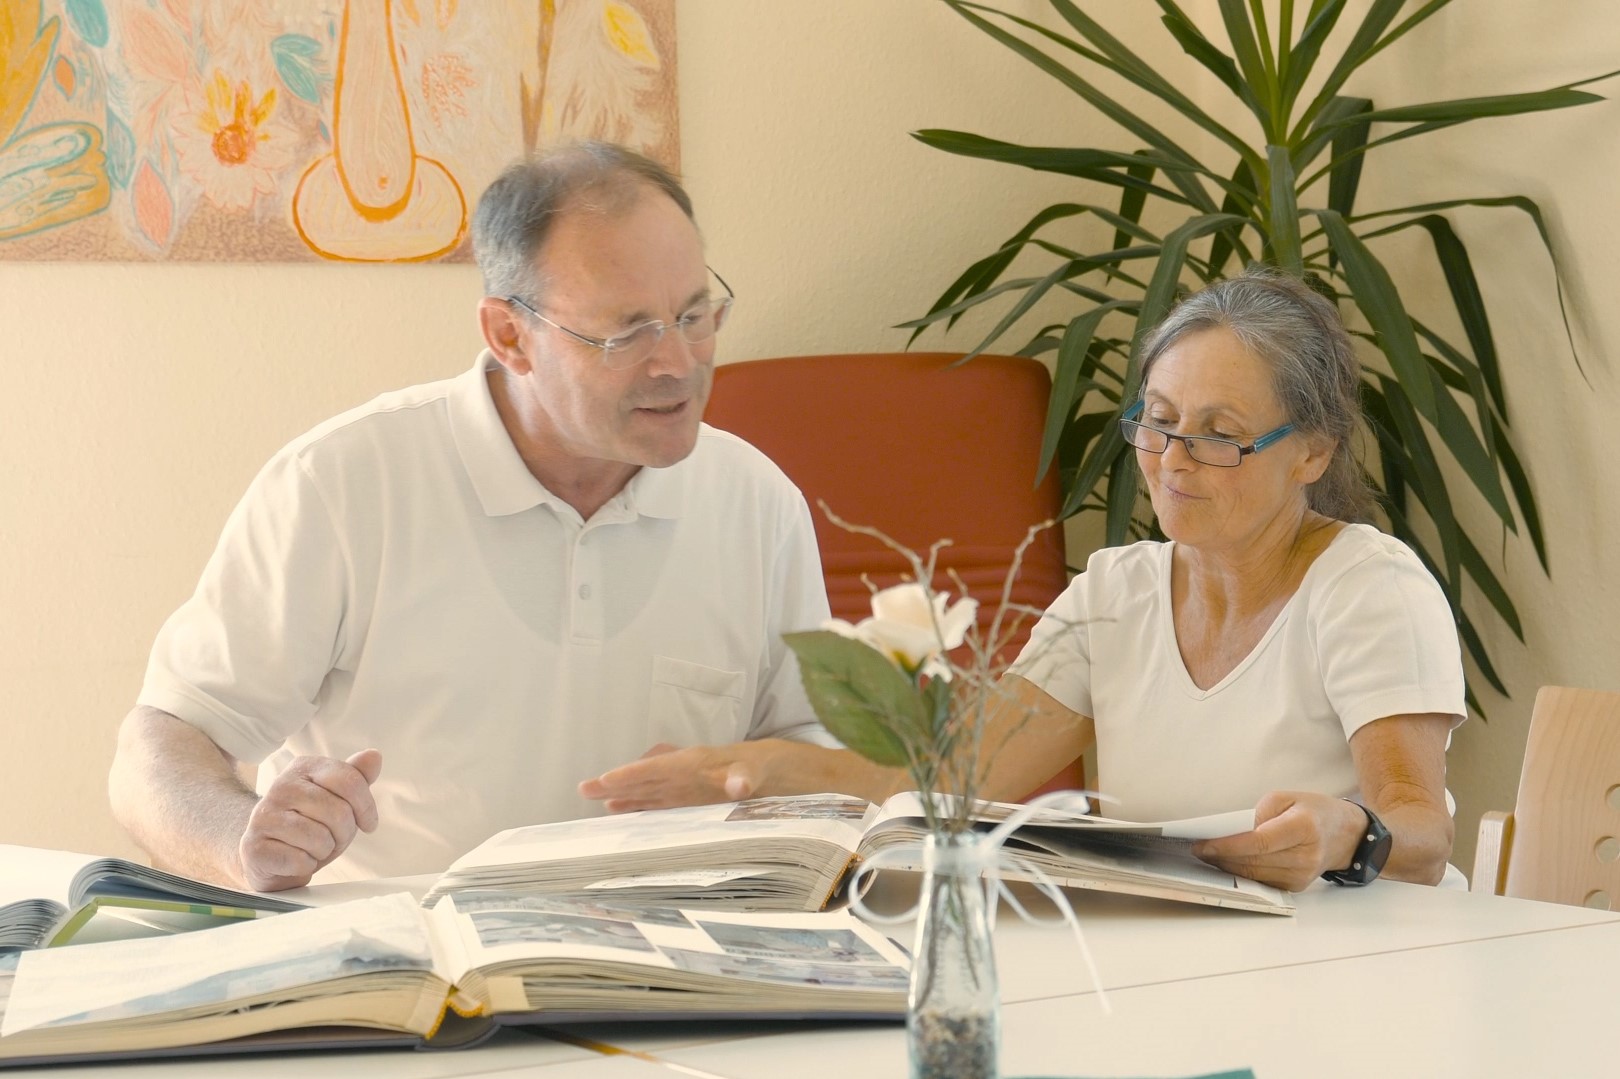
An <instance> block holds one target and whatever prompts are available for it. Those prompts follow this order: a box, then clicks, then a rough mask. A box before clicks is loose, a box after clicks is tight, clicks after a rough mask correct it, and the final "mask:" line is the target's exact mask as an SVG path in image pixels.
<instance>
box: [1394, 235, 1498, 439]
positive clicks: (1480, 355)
mask: <svg viewBox="0 0 1620 1079" xmlns="http://www.w3.org/2000/svg"><path fill="white" fill-rule="evenodd" d="M1409 224H1411V225H1415V226H1417V227H1418V228H1421V229H1423V230H1424V231H1425V232H1427V233H1428V234H1429V239H1430V240H1431V241H1433V243H1434V254H1435V258H1436V259H1437V260H1439V262H1440V269H1441V270H1442V271H1443V272H1444V273H1445V275H1446V287H1447V288H1449V289H1450V290H1451V302H1452V305H1453V306H1454V307H1455V308H1456V309H1457V317H1458V319H1459V320H1460V321H1461V322H1462V327H1463V333H1464V334H1466V335H1467V337H1468V346H1469V347H1470V348H1471V349H1473V350H1474V359H1475V361H1476V362H1477V363H1478V364H1479V369H1480V373H1481V374H1482V375H1483V376H1484V378H1485V385H1486V386H1488V387H1489V388H1490V391H1491V400H1492V401H1493V402H1495V404H1496V410H1497V411H1498V412H1500V413H1501V414H1502V416H1503V418H1506V417H1507V396H1506V394H1505V393H1504V392H1503V389H1502V367H1501V363H1500V361H1499V360H1498V359H1497V355H1496V338H1495V336H1494V335H1493V334H1492V333H1491V320H1490V316H1489V314H1487V313H1486V311H1485V299H1484V297H1483V296H1481V295H1480V291H1479V281H1478V279H1477V278H1475V276H1474V264H1473V261H1472V260H1471V259H1470V258H1469V257H1468V248H1467V247H1466V246H1465V245H1464V244H1463V242H1462V239H1461V238H1460V237H1459V236H1458V235H1457V233H1456V230H1455V229H1453V228H1452V227H1451V222H1449V221H1447V220H1446V219H1445V218H1444V217H1441V216H1440V215H1439V214H1424V215H1422V216H1421V217H1416V218H1413V219H1412V220H1411V221H1410V222H1409ZM1386 231H1387V230H1386Z"/></svg>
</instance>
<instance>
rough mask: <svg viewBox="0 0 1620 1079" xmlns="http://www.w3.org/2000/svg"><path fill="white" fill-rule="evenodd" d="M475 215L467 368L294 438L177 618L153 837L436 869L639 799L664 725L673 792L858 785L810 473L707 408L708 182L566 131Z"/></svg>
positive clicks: (385, 870)
mask: <svg viewBox="0 0 1620 1079" xmlns="http://www.w3.org/2000/svg"><path fill="white" fill-rule="evenodd" d="M473 240H474V247H475V250H476V252H477V257H478V262H479V266H480V268H481V269H482V271H483V275H484V284H485V292H486V293H487V295H486V296H485V297H484V298H483V299H482V300H481V301H480V302H479V306H478V315H479V322H480V325H481V327H482V330H483V335H484V339H485V341H486V342H487V343H488V346H489V347H488V349H487V350H486V351H485V352H483V353H482V354H481V355H480V356H479V358H478V361H477V363H476V364H475V365H474V367H473V369H472V370H470V371H468V372H466V373H464V374H462V375H461V376H459V377H457V378H453V379H449V380H447V381H444V382H438V383H433V384H430V385H425V386H418V387H414V388H411V389H407V390H402V391H399V392H396V393H391V394H387V395H384V396H383V397H380V398H378V399H377V400H375V401H373V402H371V403H370V404H368V405H365V406H363V407H361V408H358V409H355V410H354V411H351V412H348V413H345V414H344V415H342V416H339V417H337V418H335V419H333V420H330V421H328V422H327V423H324V424H322V425H321V426H319V427H317V428H315V429H314V430H313V431H310V432H309V433H308V434H306V435H304V436H303V437H301V438H299V439H297V440H296V441H294V442H293V443H291V444H290V445H289V446H287V447H286V448H285V449H283V450H282V451H281V452H280V453H278V454H277V455H276V456H275V457H274V458H273V459H272V460H271V461H270V463H269V464H268V465H266V466H265V468H264V470H263V471H262V472H261V473H260V474H259V476H258V477H257V478H256V479H255V480H254V482H253V484H252V486H251V487H250V488H249V490H248V492H247V494H246V495H245V496H244V498H243V500H242V502H241V504H240V505H239V506H238V507H237V508H236V511H235V512H234V513H233V514H232V515H231V517H230V519H229V520H228V521H227V523H226V525H225V530H224V534H223V536H222V537H221V539H220V542H219V546H218V549H217V550H216V551H215V553H214V556H213V557H212V559H211V560H210V561H209V563H208V566H207V568H206V569H205V570H204V572H203V576H202V580H201V582H200V584H199V585H198V588H197V591H196V593H195V595H194V596H193V597H192V598H191V599H190V600H189V601H187V603H186V604H185V605H184V606H182V607H181V608H180V609H179V610H178V611H177V612H176V613H175V614H174V615H173V616H172V617H171V618H170V619H169V621H168V622H167V623H166V624H165V625H164V627H163V629H162V631H161V633H160V634H159V636H158V638H157V642H156V644H155V646H154V648H153V652H152V657H151V662H150V665H149V667H148V670H147V676H146V680H145V684H144V686H143V687H142V690H141V694H140V697H139V702H138V704H137V706H136V708H135V709H134V711H132V712H131V713H130V715H129V716H128V717H127V718H126V719H125V721H124V724H123V727H122V729H121V731H120V735H119V745H118V753H117V757H116V759H115V761H114V764H113V769H112V774H111V778H110V784H109V785H110V792H111V796H112V802H113V808H114V812H115V814H116V816H117V817H118V819H119V820H120V821H121V822H122V823H123V824H124V826H125V827H127V828H128V829H129V830H130V832H131V833H132V834H133V835H134V836H135V838H136V840H137V841H138V842H139V843H140V844H141V845H142V846H143V847H144V848H145V849H146V850H147V851H148V852H149V853H150V854H151V855H152V856H153V858H154V860H155V861H157V862H159V863H160V864H163V865H166V866H169V867H172V868H174V869H176V870H178V871H180V872H186V873H190V874H193V875H197V876H202V877H209V878H214V879H222V880H227V881H231V882H234V883H238V884H242V885H246V886H248V887H251V888H255V889H265V890H268V889H278V888H286V887H295V886H298V885H301V884H304V883H306V882H308V881H309V880H310V878H311V876H312V875H313V874H314V873H315V872H316V871H317V870H319V869H322V868H323V867H326V866H328V865H330V866H331V871H330V872H329V873H327V874H323V879H339V878H341V877H357V876H367V875H390V874H408V873H421V872H430V871H435V870H439V869H442V868H443V867H444V866H445V865H446V864H447V863H448V862H449V861H450V860H452V859H453V858H454V857H455V856H456V855H457V854H459V853H461V852H462V851H464V850H465V849H467V848H469V847H471V846H473V845H474V844H476V843H478V842H480V841H482V840H483V839H485V838H487V837H488V836H489V835H490V834H491V833H493V832H495V831H497V830H499V829H503V828H508V827H513V826H516V825H521V824H532V823H536V822H540V821H546V820H555V819H566V818H569V817H577V816H581V815H586V814H589V813H592V812H597V811H600V804H599V802H598V801H597V800H603V801H605V803H606V805H607V808H609V809H623V808H630V807H632V806H633V805H634V804H635V802H634V799H633V798H625V797H618V798H615V797H614V785H613V783H612V782H611V777H614V776H618V775H624V774H625V773H624V769H622V768H619V769H615V768H614V766H615V765H622V764H623V763H624V762H626V761H628V760H632V759H634V758H636V757H638V756H640V755H643V754H644V753H646V752H647V751H648V750H649V747H652V751H653V752H657V753H659V754H661V755H662V756H661V759H660V761H659V764H660V766H661V767H660V768H659V770H658V774H659V776H660V777H661V779H660V783H659V795H658V797H659V800H660V802H662V803H668V802H672V801H704V800H711V799H714V798H723V797H726V796H728V795H729V796H741V795H743V794H746V793H750V792H753V791H756V790H775V791H790V790H803V791H809V790H821V789H829V788H833V787H838V786H841V785H844V786H847V785H848V783H846V782H844V780H845V779H847V770H848V769H849V768H850V767H851V762H850V757H849V755H848V754H844V753H840V752H837V751H835V750H831V749H826V748H821V747H820V746H818V745H816V744H815V743H817V742H821V741H824V735H822V734H821V732H820V730H819V728H818V727H817V725H816V724H815V722H814V719H813V717H812V715H811V713H810V711H809V708H808V705H807V704H806V703H805V701H804V698H803V693H802V690H801V688H800V686H799V685H798V675H797V670H796V668H795V667H794V664H793V661H792V659H791V656H790V653H788V652H787V651H786V649H785V648H784V646H783V644H782V640H781V634H782V633H783V632H784V631H786V630H792V629H799V628H804V627H807V626H813V625H815V624H817V623H818V622H819V621H820V620H821V619H822V618H824V617H826V615H827V604H826V598H825V593H824V591H823V586H822V580H821V572H820V565H819V562H818V559H817V555H816V547H815V537H814V534H813V532H812V529H811V524H810V517H809V513H808V510H807V508H806V506H805V503H804V499H803V497H802V496H801V495H800V494H799V492H798V491H797V490H796V489H795V488H794V487H793V485H792V484H791V483H790V482H788V480H787V479H786V478H785V477H784V476H783V475H782V474H781V472H780V471H778V470H777V469H776V468H775V467H774V466H773V465H771V463H770V462H769V461H767V460H766V459H765V458H764V457H763V456H762V455H761V454H760V453H758V452H757V451H756V450H754V449H753V448H751V447H750V446H748V445H747V444H746V443H744V442H742V441H740V440H739V439H736V438H734V437H732V436H730V435H727V434H724V433H722V432H718V431H715V430H713V429H710V428H707V427H703V426H702V425H701V423H700V419H701V416H702V413H703V406H704V403H705V402H706V400H707V398H708V393H709V387H710V382H711V378H712V374H713V361H714V348H715V341H714V338H715V334H716V333H717V332H718V331H719V330H720V328H721V327H722V326H723V325H724V323H725V319H726V315H727V313H728V311H729V309H730V305H731V292H730V290H729V289H728V288H726V287H725V285H724V283H723V282H721V281H720V280H719V278H718V276H716V275H714V274H712V273H711V271H710V270H709V269H708V268H707V266H706V264H705V261H704V254H703V243H702V238H701V236H700V235H699V233H698V230H697V227H696V225H695V223H694V221H693V216H692V208H691V203H690V201H689V200H688V198H687V196H686V193H685V192H684V191H683V190H682V189H681V187H680V185H679V183H678V182H677V181H676V180H675V179H674V178H673V177H672V176H671V175H670V174H669V173H667V172H666V171H665V170H664V169H662V168H661V167H659V166H658V165H656V164H654V163H653V162H651V161H648V160H646V159H645V158H642V157H640V156H638V155H636V154H633V153H631V152H629V151H626V150H623V149H621V148H618V147H613V146H608V145H605V144H584V145H580V146H575V147H570V148H566V149H563V150H561V151H557V152H554V153H552V154H550V155H547V156H545V157H542V158H540V159H538V160H535V161H531V162H525V163H522V164H519V165H515V166H513V167H512V168H510V169H508V170H507V171H506V172H505V173H504V174H503V175H502V176H501V177H500V178H499V179H498V180H496V181H495V183H494V184H493V185H491V187H490V189H489V190H488V191H487V192H486V193H485V195H484V197H483V199H482V200H481V202H480V205H479V207H478V212H477V215H476V219H475V221H474V225H473ZM744 742H746V745H744V746H739V745H733V744H732V743H744ZM674 747H685V748H682V749H679V750H675V751H674V752H670V751H671V750H672V749H674ZM254 763H257V764H258V765H259V770H258V781H257V791H255V790H252V789H250V788H249V787H248V786H247V785H246V784H245V783H244V782H243V781H242V780H241V779H240V778H239V773H240V772H241V771H242V770H243V769H244V768H245V766H246V765H249V764H254ZM599 773H606V774H607V777H609V781H608V782H604V781H603V780H600V779H595V778H592V777H595V776H597V775H598V774H599ZM629 774H630V775H631V776H635V775H636V774H637V772H636V770H635V769H632V770H631V772H630V773H629ZM672 777H673V778H672ZM582 781H584V782H582Z"/></svg>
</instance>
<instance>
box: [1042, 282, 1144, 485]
mask: <svg viewBox="0 0 1620 1079" xmlns="http://www.w3.org/2000/svg"><path fill="white" fill-rule="evenodd" d="M1124 306H1127V303H1126V301H1121V300H1115V301H1113V302H1112V303H1108V304H1102V305H1100V306H1097V307H1094V308H1092V309H1091V310H1090V311H1087V312H1085V313H1084V314H1082V315H1080V316H1078V317H1077V318H1075V319H1074V320H1073V321H1072V322H1070V323H1069V326H1068V329H1066V330H1065V331H1064V333H1063V343H1062V344H1061V345H1059V346H1058V358H1057V365H1056V367H1055V368H1054V369H1053V372H1052V395H1051V397H1050V398H1049V399H1048V401H1047V411H1046V429H1045V432H1044V433H1043V435H1042V436H1041V459H1040V464H1039V465H1038V466H1037V467H1036V474H1035V482H1036V483H1037V484H1039V483H1040V482H1041V480H1043V479H1045V478H1046V470H1047V469H1048V468H1050V467H1051V465H1052V460H1053V459H1054V458H1055V457H1056V456H1057V449H1058V440H1059V439H1061V438H1062V437H1063V429H1064V428H1065V427H1066V426H1067V425H1068V423H1069V420H1070V418H1071V417H1073V415H1074V410H1075V408H1076V406H1077V405H1078V404H1079V402H1080V397H1081V395H1082V394H1083V392H1084V391H1085V390H1086V389H1089V388H1097V389H1101V387H1100V386H1099V385H1098V384H1097V383H1096V382H1095V381H1094V380H1092V379H1089V378H1086V377H1084V370H1085V368H1086V366H1087V360H1088V359H1089V357H1090V350H1091V342H1092V339H1093V338H1094V337H1096V335H1097V327H1098V325H1099V324H1101V322H1102V320H1103V319H1104V318H1105V317H1107V315H1108V314H1109V312H1111V311H1117V310H1119V309H1120V308H1122V307H1124ZM1133 306H1134V305H1133Z"/></svg>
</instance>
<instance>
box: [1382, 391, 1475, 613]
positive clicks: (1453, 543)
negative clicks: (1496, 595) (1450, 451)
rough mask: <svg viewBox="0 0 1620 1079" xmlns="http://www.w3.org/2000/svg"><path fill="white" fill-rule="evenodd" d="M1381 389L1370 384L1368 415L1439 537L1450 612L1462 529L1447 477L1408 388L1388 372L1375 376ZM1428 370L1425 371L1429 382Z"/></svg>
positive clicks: (1458, 597) (1456, 596)
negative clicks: (1441, 470) (1373, 388)
mask: <svg viewBox="0 0 1620 1079" xmlns="http://www.w3.org/2000/svg"><path fill="white" fill-rule="evenodd" d="M1375 378H1376V380H1377V383H1378V387H1379V389H1378V391H1376V392H1374V391H1373V390H1372V389H1371V388H1370V387H1369V388H1367V389H1365V390H1364V392H1363V395H1362V399H1363V403H1364V404H1365V405H1366V406H1367V413H1368V419H1369V420H1370V421H1371V426H1372V428H1373V430H1374V432H1375V433H1376V434H1377V435H1378V443H1379V452H1380V453H1381V454H1382V455H1383V456H1384V457H1385V458H1386V459H1388V458H1393V460H1394V462H1395V465H1396V467H1398V468H1400V469H1401V470H1402V472H1403V474H1404V476H1405V479H1406V483H1407V488H1408V490H1409V492H1410V493H1411V495H1412V497H1414V498H1416V499H1417V501H1418V504H1419V505H1421V506H1422V507H1423V509H1424V511H1425V512H1426V513H1428V515H1429V519H1430V520H1431V521H1433V522H1434V530H1435V532H1436V534H1437V535H1438V536H1439V537H1440V547H1441V551H1442V552H1443V555H1444V561H1445V567H1446V571H1445V573H1444V574H1437V576H1439V578H1440V585H1441V587H1442V588H1444V589H1445V592H1446V596H1447V598H1448V599H1449V600H1450V601H1451V607H1452V610H1457V609H1459V608H1460V607H1461V606H1462V548H1461V545H1460V544H1459V543H1458V540H1457V536H1458V533H1459V532H1460V531H1461V529H1460V527H1459V526H1458V524H1457V515H1456V512H1455V511H1454V510H1453V509H1452V505H1451V495H1450V493H1449V491H1448V490H1447V489H1446V480H1445V476H1444V475H1442V474H1441V472H1440V466H1439V461H1438V458H1437V457H1436V456H1435V452H1434V447H1433V446H1431V445H1429V438H1428V436H1427V435H1426V434H1424V431H1423V425H1422V424H1421V423H1419V422H1418V416H1417V412H1416V411H1415V410H1414V409H1413V407H1412V403H1411V398H1410V394H1409V392H1402V391H1404V390H1406V387H1405V386H1404V385H1398V384H1396V383H1394V382H1393V381H1392V380H1391V379H1390V378H1388V376H1385V375H1382V374H1379V375H1376V376H1375ZM1427 379H1428V373H1427V370H1425V372H1424V381H1425V385H1427Z"/></svg>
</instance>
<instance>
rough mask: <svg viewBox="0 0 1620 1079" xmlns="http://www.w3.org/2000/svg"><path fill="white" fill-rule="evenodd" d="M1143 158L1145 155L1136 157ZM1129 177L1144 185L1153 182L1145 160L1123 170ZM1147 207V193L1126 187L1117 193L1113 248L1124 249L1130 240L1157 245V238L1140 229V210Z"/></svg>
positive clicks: (1151, 167) (1148, 165)
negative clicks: (1145, 241) (1116, 215)
mask: <svg viewBox="0 0 1620 1079" xmlns="http://www.w3.org/2000/svg"><path fill="white" fill-rule="evenodd" d="M1138 156H1145V155H1138ZM1125 171H1126V172H1127V173H1129V174H1130V175H1131V176H1133V177H1135V178H1136V179H1138V180H1141V181H1142V182H1143V183H1144V184H1146V183H1151V182H1152V180H1153V172H1154V169H1153V166H1152V165H1151V164H1149V163H1148V162H1147V161H1146V160H1143V161H1142V162H1140V163H1139V164H1136V165H1132V166H1130V167H1129V168H1127V169H1126V170H1125ZM1146 206H1147V192H1146V191H1144V190H1142V189H1141V188H1134V187H1127V188H1124V189H1123V190H1121V191H1120V193H1119V214H1118V217H1117V219H1116V220H1115V222H1114V230H1115V231H1114V246H1115V247H1124V246H1125V245H1126V244H1127V243H1128V242H1129V241H1130V239H1131V238H1133V237H1134V238H1135V239H1139V240H1148V241H1149V242H1151V243H1158V242H1159V238H1158V237H1157V236H1154V235H1153V234H1152V233H1148V232H1147V230H1146V229H1143V228H1142V227H1141V224H1140V222H1141V220H1142V210H1143V208H1144V207H1146Z"/></svg>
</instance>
